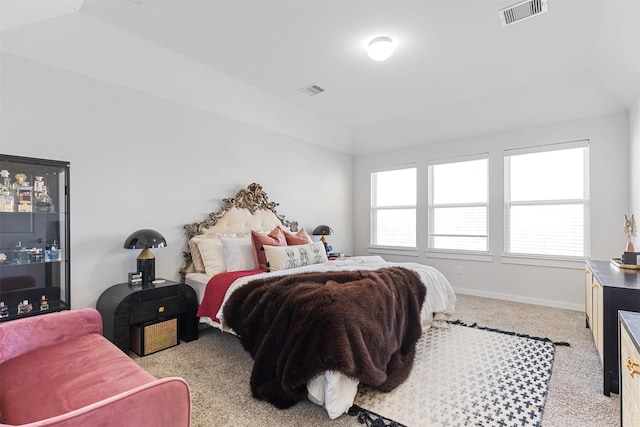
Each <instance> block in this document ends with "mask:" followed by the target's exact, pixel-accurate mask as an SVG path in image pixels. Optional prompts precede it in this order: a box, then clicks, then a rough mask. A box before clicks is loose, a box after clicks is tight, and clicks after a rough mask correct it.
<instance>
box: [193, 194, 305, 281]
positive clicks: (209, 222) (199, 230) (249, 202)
mask: <svg viewBox="0 0 640 427" xmlns="http://www.w3.org/2000/svg"><path fill="white" fill-rule="evenodd" d="M222 203H223V206H222V207H221V208H220V209H219V210H218V211H216V212H212V213H210V214H209V217H208V218H206V219H205V220H204V221H201V222H194V223H192V224H186V225H185V226H184V228H185V230H186V231H185V234H186V235H187V242H188V241H189V240H190V239H191V238H192V237H193V236H197V235H200V234H215V233H248V232H250V231H251V230H263V231H264V230H268V231H270V230H272V229H273V228H275V227H276V226H277V225H281V226H284V227H285V228H287V229H288V230H290V231H293V232H296V231H298V222H297V221H289V220H286V219H285V218H284V215H280V214H278V212H277V211H276V207H277V206H278V203H276V202H270V201H269V196H267V193H266V192H265V191H264V190H263V189H262V185H260V184H257V183H255V182H254V183H252V184H249V185H248V186H247V188H246V189H243V190H240V191H238V193H237V194H236V195H235V197H231V198H227V199H222ZM183 255H184V260H185V262H184V265H183V266H182V268H181V269H180V274H181V276H182V282H183V283H184V277H185V275H186V274H187V273H190V272H192V271H193V261H192V258H191V252H190V251H189V250H188V249H187V251H185V252H183Z"/></svg>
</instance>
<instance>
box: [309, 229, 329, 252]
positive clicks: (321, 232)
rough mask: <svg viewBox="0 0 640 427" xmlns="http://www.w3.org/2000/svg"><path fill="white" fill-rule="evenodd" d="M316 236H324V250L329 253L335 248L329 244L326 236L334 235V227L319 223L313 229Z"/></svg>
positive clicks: (322, 239) (322, 240)
mask: <svg viewBox="0 0 640 427" xmlns="http://www.w3.org/2000/svg"><path fill="white" fill-rule="evenodd" d="M312 234H313V235H314V236H322V238H321V239H320V241H321V242H322V243H323V244H324V250H325V251H326V252H327V253H329V252H331V250H332V249H333V248H332V247H331V246H329V245H328V244H327V239H325V238H324V236H333V229H332V228H331V227H329V226H328V225H319V226H317V227H316V228H314V229H313V233H312Z"/></svg>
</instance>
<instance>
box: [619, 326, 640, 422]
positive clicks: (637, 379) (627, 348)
mask: <svg viewBox="0 0 640 427" xmlns="http://www.w3.org/2000/svg"><path fill="white" fill-rule="evenodd" d="M620 379H621V381H622V427H640V354H638V351H637V349H636V347H635V346H634V345H633V342H632V341H631V338H630V337H629V334H628V332H627V330H626V329H625V328H624V327H621V328H620Z"/></svg>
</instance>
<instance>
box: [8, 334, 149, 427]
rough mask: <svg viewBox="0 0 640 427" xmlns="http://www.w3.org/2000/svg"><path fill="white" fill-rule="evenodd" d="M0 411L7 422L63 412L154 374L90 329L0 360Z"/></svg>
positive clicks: (96, 399)
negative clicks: (57, 342)
mask: <svg viewBox="0 0 640 427" xmlns="http://www.w3.org/2000/svg"><path fill="white" fill-rule="evenodd" d="M0 378H2V380H1V381H0V413H1V414H2V420H0V422H3V423H6V424H18V425H20V424H27V423H30V422H34V421H38V420H43V419H46V418H50V417H54V416H56V415H61V414H64V413H67V412H69V411H73V410H75V409H79V408H82V407H84V406H86V405H89V404H91V403H95V402H98V401H100V400H102V399H105V398H108V397H111V396H114V395H116V394H119V393H122V392H125V391H128V390H131V389H132V388H134V387H138V386H140V385H143V384H147V383H150V382H152V381H154V380H155V378H154V377H153V376H152V375H151V374H149V373H148V372H146V371H145V370H143V369H142V368H141V367H140V366H138V365H137V364H136V363H135V362H134V361H133V360H132V359H130V358H129V357H128V356H127V355H125V354H124V353H123V352H122V351H121V350H120V349H118V347H116V346H114V345H113V344H112V343H110V342H109V341H108V340H107V339H106V338H104V337H103V336H102V335H98V334H89V335H84V336H81V337H79V338H75V339H72V340H69V341H65V342H63V343H60V344H56V345H53V346H49V347H44V348H41V349H39V350H35V351H30V352H28V353H24V354H22V355H20V356H17V357H14V358H12V359H9V360H7V361H5V362H4V363H2V364H0Z"/></svg>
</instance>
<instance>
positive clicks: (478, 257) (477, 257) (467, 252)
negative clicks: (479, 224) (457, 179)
mask: <svg viewBox="0 0 640 427" xmlns="http://www.w3.org/2000/svg"><path fill="white" fill-rule="evenodd" d="M475 160H486V162H487V176H486V188H487V199H486V201H485V202H484V203H482V202H471V203H441V204H437V205H436V204H434V203H433V199H434V187H433V185H434V180H433V167H434V166H438V165H444V164H453V163H464V162H470V161H475ZM490 175H491V156H490V155H489V153H488V152H485V153H478V154H472V155H466V156H457V157H450V158H445V159H438V160H430V161H429V162H428V163H427V249H426V253H427V256H429V257H434V258H449V257H451V258H456V259H457V258H467V259H470V260H474V261H491V259H492V258H491V228H490V225H491V203H490V201H491V196H490V191H491V185H490V182H489V178H490ZM451 207H458V208H465V207H485V208H486V217H485V221H486V224H485V227H486V230H487V232H486V235H462V234H457V235H446V236H457V237H483V238H486V240H487V246H486V247H487V249H486V250H473V249H451V248H439V247H434V246H433V238H434V237H437V236H445V235H440V234H436V233H434V228H435V222H434V221H435V214H434V210H435V209H437V208H451ZM450 255H454V256H450Z"/></svg>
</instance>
